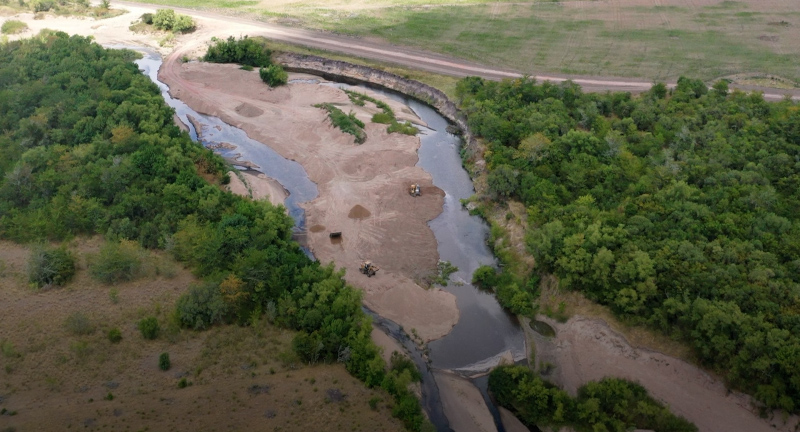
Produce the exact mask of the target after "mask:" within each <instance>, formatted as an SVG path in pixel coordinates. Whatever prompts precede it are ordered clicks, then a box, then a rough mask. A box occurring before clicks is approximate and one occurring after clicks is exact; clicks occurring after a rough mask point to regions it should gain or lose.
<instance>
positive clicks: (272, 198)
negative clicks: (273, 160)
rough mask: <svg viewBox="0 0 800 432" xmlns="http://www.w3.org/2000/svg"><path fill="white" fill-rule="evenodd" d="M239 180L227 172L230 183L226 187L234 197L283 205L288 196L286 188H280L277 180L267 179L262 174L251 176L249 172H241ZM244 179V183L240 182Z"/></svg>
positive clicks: (233, 174) (236, 176)
mask: <svg viewBox="0 0 800 432" xmlns="http://www.w3.org/2000/svg"><path fill="white" fill-rule="evenodd" d="M238 174H241V176H242V177H241V178H240V177H239V176H238V175H237V173H235V172H233V171H229V172H228V175H229V176H230V178H231V182H230V184H229V185H228V190H229V191H231V192H233V193H235V194H236V195H241V196H246V197H250V198H252V199H254V200H262V199H267V200H269V202H271V203H272V205H280V204H283V203H284V201H285V200H286V197H287V196H288V193H287V192H286V188H284V187H283V186H281V184H280V183H278V181H277V180H275V179H273V178H270V177H267V176H265V175H264V174H258V175H256V174H251V173H249V172H241V173H238ZM242 179H244V181H242Z"/></svg>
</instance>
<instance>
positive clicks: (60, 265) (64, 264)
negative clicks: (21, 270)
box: [28, 246, 75, 288]
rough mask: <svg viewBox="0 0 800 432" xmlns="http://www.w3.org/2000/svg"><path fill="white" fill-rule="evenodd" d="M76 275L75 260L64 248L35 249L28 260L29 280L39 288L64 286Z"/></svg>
mask: <svg viewBox="0 0 800 432" xmlns="http://www.w3.org/2000/svg"><path fill="white" fill-rule="evenodd" d="M74 275H75V258H74V257H73V256H72V254H71V253H70V252H69V251H68V250H67V249H66V248H64V247H60V248H58V249H49V248H45V247H44V246H37V247H34V248H33V250H32V251H31V257H30V259H29V260H28V280H29V281H30V283H31V284H33V285H35V286H36V287H37V288H41V287H43V286H46V285H58V286H60V285H64V284H66V283H67V282H69V281H70V280H71V279H72V276H74Z"/></svg>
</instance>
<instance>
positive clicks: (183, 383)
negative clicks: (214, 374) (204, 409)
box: [178, 378, 191, 389]
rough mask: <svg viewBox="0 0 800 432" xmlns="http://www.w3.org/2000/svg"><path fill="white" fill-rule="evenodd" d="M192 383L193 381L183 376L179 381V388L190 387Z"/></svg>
mask: <svg viewBox="0 0 800 432" xmlns="http://www.w3.org/2000/svg"><path fill="white" fill-rule="evenodd" d="M190 385H191V383H190V382H189V381H187V380H186V378H181V379H180V381H178V388H179V389H182V388H186V387H188V386H190Z"/></svg>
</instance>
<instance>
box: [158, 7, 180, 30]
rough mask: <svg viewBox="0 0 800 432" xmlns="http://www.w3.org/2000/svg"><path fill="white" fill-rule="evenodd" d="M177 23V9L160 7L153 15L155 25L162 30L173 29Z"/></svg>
mask: <svg viewBox="0 0 800 432" xmlns="http://www.w3.org/2000/svg"><path fill="white" fill-rule="evenodd" d="M174 24H175V11H174V10H172V9H159V10H157V11H156V14H155V15H153V26H154V27H155V28H157V29H161V30H172V26H173V25H174Z"/></svg>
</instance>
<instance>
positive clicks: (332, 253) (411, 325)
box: [160, 45, 458, 341]
mask: <svg viewBox="0 0 800 432" xmlns="http://www.w3.org/2000/svg"><path fill="white" fill-rule="evenodd" d="M193 49H194V47H193V46H191V45H189V46H187V47H185V48H182V49H180V50H178V51H176V52H175V53H173V54H172V55H170V57H169V58H168V59H167V60H166V61H165V63H164V66H163V67H162V69H161V72H160V77H161V79H162V80H164V82H166V83H167V84H168V85H169V86H170V89H171V90H170V91H171V94H172V95H173V97H177V98H179V99H181V100H183V101H184V102H186V103H187V104H188V105H190V106H191V107H192V108H194V109H195V110H197V111H199V112H203V113H205V114H210V115H214V116H217V117H220V118H222V119H223V120H224V121H226V122H227V123H229V124H233V125H235V126H237V127H240V128H242V129H244V130H245V131H246V132H247V133H248V135H249V136H250V137H252V138H254V139H256V140H258V141H260V142H263V143H265V144H266V145H269V146H270V147H272V148H273V149H275V150H276V151H277V152H278V153H280V154H281V155H282V156H284V157H286V158H289V159H292V160H296V161H297V162H299V163H300V164H301V165H303V166H304V167H305V169H306V171H307V172H308V173H309V178H310V179H311V180H312V181H313V182H315V183H316V184H317V185H318V189H319V197H318V198H317V199H315V200H313V201H312V202H310V203H307V204H306V205H305V208H306V219H307V221H306V223H307V226H309V227H310V229H309V235H308V238H309V245H310V247H311V248H312V250H313V251H314V254H315V255H316V256H317V258H318V259H319V260H320V261H322V262H329V261H333V262H334V263H335V264H336V265H337V267H344V268H346V269H348V270H349V271H348V274H347V276H346V279H347V280H348V282H350V283H352V284H353V285H355V286H357V287H359V288H361V289H363V290H364V292H365V297H364V303H365V304H366V305H367V306H368V307H369V308H371V309H373V310H374V311H375V312H377V313H379V314H380V315H382V316H384V317H386V318H389V319H391V320H393V321H395V322H398V323H399V324H401V325H403V326H404V327H405V328H406V329H416V331H417V333H418V334H419V335H420V336H421V337H422V338H423V339H424V340H426V341H427V340H431V339H436V338H439V337H441V336H443V335H445V334H446V333H447V332H448V331H449V330H450V328H452V326H453V325H454V324H455V323H456V322H457V320H458V310H457V308H456V304H455V297H454V296H453V295H451V294H449V293H446V292H444V291H442V290H438V289H431V290H426V289H423V288H422V287H420V286H419V285H418V284H417V283H416V282H415V281H417V280H421V279H422V278H424V277H425V276H426V275H428V274H430V273H431V272H433V271H434V269H435V267H436V263H437V260H438V254H437V252H436V240H435V238H434V236H433V232H432V231H431V230H430V228H428V226H427V222H428V221H429V220H431V219H433V218H435V217H436V216H437V215H438V214H439V213H440V212H441V209H442V200H443V192H442V191H441V190H439V189H437V188H434V187H433V186H432V182H431V178H430V175H429V174H427V173H425V172H424V171H423V170H422V169H421V168H417V167H415V166H414V165H415V164H416V163H417V160H418V158H417V154H416V151H417V149H418V148H419V139H418V138H416V137H409V136H405V135H399V134H388V133H386V126H385V125H379V124H374V123H370V121H369V120H370V117H371V115H372V113H373V112H374V111H375V108H374V107H372V106H371V104H367V106H366V107H363V108H362V107H358V106H355V105H353V104H351V103H350V100H349V98H348V97H347V96H346V95H345V93H344V92H342V91H341V90H339V89H337V88H333V87H326V86H320V85H317V84H306V83H297V84H290V85H287V86H284V87H281V88H277V89H270V88H269V87H267V86H266V85H264V84H263V83H262V82H261V81H260V79H259V78H258V74H257V73H255V72H247V71H243V70H240V69H238V67H236V66H233V65H215V64H205V63H197V62H190V63H181V62H178V61H176V59H177V58H180V56H182V55H183V54H184V53H185V52H188V51H192V50H193ZM223 82H224V83H225V85H224V86H221V85H218V83H223ZM372 96H373V97H380V96H378V95H377V94H372ZM322 102H331V103H335V104H336V105H337V106H339V108H340V109H342V110H343V111H345V112H348V111H351V110H352V111H353V112H355V113H356V114H357V115H358V117H359V118H360V119H361V120H363V121H364V122H365V123H367V126H366V132H367V136H368V139H367V141H366V142H365V143H364V144H363V145H355V144H354V143H353V138H352V136H351V135H347V134H344V133H342V132H341V131H340V130H338V129H336V128H334V127H332V126H331V125H330V122H329V120H328V119H327V114H326V113H325V112H324V111H323V110H321V109H318V108H314V107H313V106H312V105H314V104H318V103H322ZM388 102H389V103H390V105H392V106H393V108H394V109H395V111H396V112H398V113H403V112H404V109H403V106H402V105H399V104H398V103H396V102H394V101H388ZM406 111H407V110H406ZM404 115H405V116H406V117H407V118H408V117H409V116H410V114H409V113H408V112H405V114H404ZM417 121H418V120H417ZM414 182H421V183H422V185H423V187H424V188H425V189H426V190H428V191H429V193H426V194H424V195H423V196H421V197H418V198H413V197H411V196H409V195H408V193H407V192H406V189H407V187H408V185H409V184H411V183H414ZM354 209H356V210H359V211H356V212H353V210H354ZM331 231H341V232H342V233H343V234H342V237H341V239H337V240H335V241H331V239H330V238H329V237H328V234H329V233H330V232H331ZM367 259H368V260H371V261H373V262H374V263H375V264H376V265H378V266H379V267H380V268H381V271H380V272H379V273H378V275H377V277H374V278H367V277H365V276H364V275H362V274H360V273H358V271H357V268H358V265H359V263H360V262H361V261H362V260H367Z"/></svg>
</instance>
